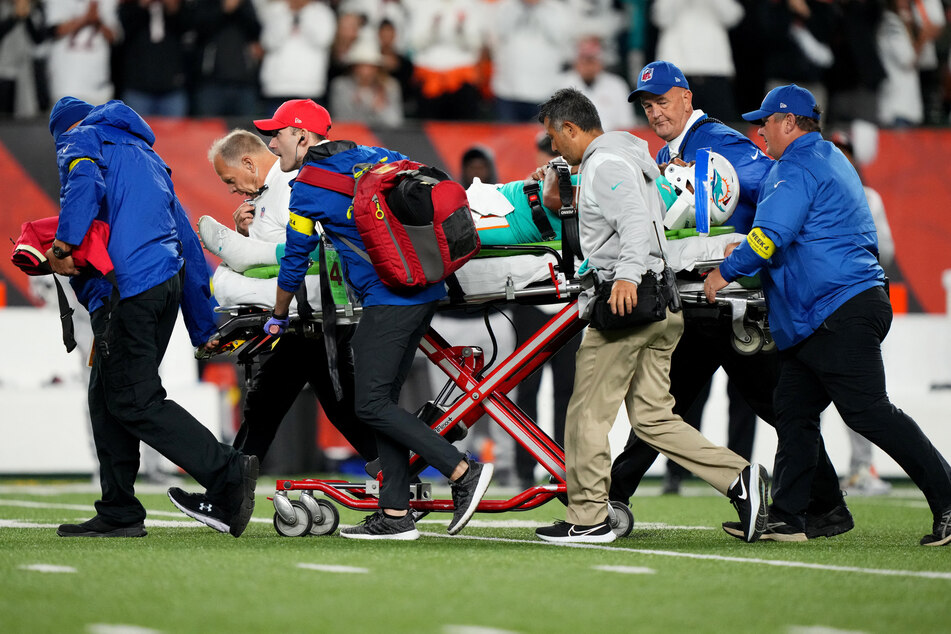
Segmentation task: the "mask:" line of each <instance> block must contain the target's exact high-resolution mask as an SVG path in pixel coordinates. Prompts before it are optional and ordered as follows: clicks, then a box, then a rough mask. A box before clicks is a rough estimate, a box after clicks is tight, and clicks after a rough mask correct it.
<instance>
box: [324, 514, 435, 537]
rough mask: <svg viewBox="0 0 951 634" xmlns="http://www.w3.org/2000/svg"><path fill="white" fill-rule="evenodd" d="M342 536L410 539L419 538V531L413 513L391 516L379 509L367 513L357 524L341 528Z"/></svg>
mask: <svg viewBox="0 0 951 634" xmlns="http://www.w3.org/2000/svg"><path fill="white" fill-rule="evenodd" d="M340 536H341V537H349V538H350V539H396V540H401V541H410V540H413V539H419V531H418V530H416V522H414V521H413V515H412V513H407V514H406V515H404V516H403V517H390V516H389V515H387V514H386V513H384V512H383V511H377V512H376V513H374V514H373V515H367V516H366V517H365V518H363V521H362V522H360V523H359V524H357V525H356V526H350V527H348V528H341V529H340Z"/></svg>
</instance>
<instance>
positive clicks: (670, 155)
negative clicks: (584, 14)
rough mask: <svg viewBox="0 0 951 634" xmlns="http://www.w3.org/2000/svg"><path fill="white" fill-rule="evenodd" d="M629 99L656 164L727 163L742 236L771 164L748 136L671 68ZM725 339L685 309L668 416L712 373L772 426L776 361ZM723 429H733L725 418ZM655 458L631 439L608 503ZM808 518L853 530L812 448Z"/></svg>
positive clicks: (655, 71) (721, 322) (655, 70)
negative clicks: (736, 191) (705, 157)
mask: <svg viewBox="0 0 951 634" xmlns="http://www.w3.org/2000/svg"><path fill="white" fill-rule="evenodd" d="M628 101H636V102H639V103H640V105H641V107H642V108H643V109H644V115H645V116H646V118H647V122H648V124H649V125H650V127H651V129H652V130H653V131H654V134H656V135H657V136H658V137H660V138H661V139H662V140H663V141H664V142H665V144H664V145H663V147H661V148H660V150H659V151H658V152H657V156H656V160H657V163H659V164H661V165H665V164H667V163H669V162H670V161H672V160H673V159H681V160H683V161H685V162H687V163H689V162H690V161H694V160H696V156H697V151H698V150H699V149H701V148H711V149H712V150H713V151H714V152H717V153H719V154H721V155H722V156H724V157H725V158H726V159H727V160H728V161H730V164H731V165H733V168H734V169H735V170H736V174H737V178H738V179H739V181H740V199H739V202H738V203H737V206H736V209H735V210H734V211H733V214H732V215H731V216H730V219H729V224H731V225H733V227H734V228H735V230H736V231H737V233H748V232H749V231H750V229H752V227H753V217H754V215H755V213H756V201H757V200H758V198H759V195H760V191H761V189H762V185H763V181H764V180H765V178H766V175H767V173H768V172H769V170H770V168H771V167H772V164H773V161H772V160H770V158H769V157H768V156H766V155H764V154H763V153H762V152H761V151H760V149H759V148H758V147H757V146H756V145H755V144H754V143H753V142H752V141H751V140H750V139H749V138H747V137H746V136H744V135H742V134H740V133H739V132H737V131H736V130H734V129H733V128H731V127H729V126H727V125H725V124H723V123H721V122H720V121H718V120H716V119H714V118H712V117H710V116H708V115H707V114H706V113H705V112H704V111H703V110H700V109H698V108H694V107H693V93H692V92H691V91H690V86H689V85H688V84H687V79H686V77H684V74H683V73H682V72H681V71H680V69H679V68H678V67H677V66H675V65H674V64H671V63H670V62H665V61H657V62H651V63H650V64H648V65H647V66H645V67H644V68H643V69H641V72H640V74H639V75H638V79H637V87H636V89H635V90H634V91H633V92H631V94H630V96H629V97H628ZM707 312H708V311H707ZM732 339H733V326H732V324H731V322H730V319H729V318H727V317H720V318H714V319H710V318H708V317H706V316H703V317H696V316H691V315H690V314H689V309H688V315H687V316H686V319H685V324H684V335H683V337H681V339H680V343H679V344H677V348H676V349H675V350H674V356H673V359H672V360H671V364H670V393H671V394H672V395H673V397H674V399H675V400H676V401H677V405H676V406H675V407H674V412H676V413H677V414H679V415H681V416H684V415H686V414H687V412H688V411H689V410H690V408H691V406H692V405H693V404H694V402H695V401H697V399H698V396H699V395H700V394H701V393H703V392H704V391H705V389H706V386H707V385H709V383H710V380H711V379H712V378H713V375H714V374H715V373H716V371H717V370H718V369H720V368H723V370H724V371H725V372H726V374H727V376H729V377H730V382H731V384H732V385H733V386H734V387H735V388H736V389H737V391H739V393H740V395H742V397H743V399H744V400H745V401H746V402H747V403H748V404H749V406H750V407H751V408H752V409H753V411H754V412H756V415H757V416H759V417H760V418H762V419H763V420H764V421H766V422H767V423H769V424H770V425H772V424H774V423H775V421H776V414H775V411H774V409H773V390H774V389H775V387H776V381H777V380H778V378H779V359H778V356H777V355H776V354H775V353H768V352H759V353H757V354H755V355H752V356H748V355H742V354H740V353H739V352H737V351H736V350H734V349H733V346H732V345H731V341H732ZM698 422H699V421H698ZM730 424H731V426H732V424H733V420H732V419H731V421H730ZM753 424H754V426H753V427H752V428H749V429H747V430H746V431H745V433H746V435H747V436H748V439H744V440H743V441H740V442H738V444H739V445H742V446H743V450H741V449H740V447H739V446H736V445H734V442H730V443H729V446H730V448H731V449H733V450H734V451H737V453H740V454H746V455H748V454H750V453H752V450H753V433H754V431H755V421H754V423H753ZM736 432H738V430H734V429H732V427H731V429H730V438H731V441H738V440H739V439H737V438H736ZM820 442H821V441H820ZM656 457H657V452H656V451H654V450H653V449H651V448H650V447H648V446H646V445H645V444H644V443H643V442H641V441H639V440H638V439H637V436H636V435H634V434H633V433H632V434H631V436H630V438H629V440H628V443H627V445H626V446H625V448H624V451H622V452H621V454H620V455H618V456H617V458H616V459H615V461H614V466H613V468H612V470H611V499H612V500H618V501H621V502H624V503H625V504H626V503H627V502H628V500H629V499H630V497H631V496H632V495H633V494H634V491H635V489H637V485H638V484H639V483H640V481H641V478H642V477H643V476H644V474H645V473H646V472H647V470H648V469H649V468H650V466H651V464H652V463H653V462H654V459H655V458H656ZM668 468H670V467H668ZM808 513H809V521H808V525H809V534H810V537H819V536H825V537H830V536H832V535H837V534H840V533H844V532H846V531H848V530H850V529H851V528H852V527H853V526H854V522H853V520H852V515H851V513H849V509H848V507H847V506H846V505H845V501H844V500H843V498H842V493H841V491H840V490H839V478H838V475H837V474H836V471H835V467H834V466H833V465H832V461H831V460H830V459H829V456H828V454H826V451H825V447H824V446H820V450H819V465H818V467H817V469H816V472H815V479H814V481H813V485H812V489H811V501H810V505H809V511H808Z"/></svg>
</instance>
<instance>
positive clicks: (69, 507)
mask: <svg viewBox="0 0 951 634" xmlns="http://www.w3.org/2000/svg"><path fill="white" fill-rule="evenodd" d="M0 506H15V507H19V508H28V509H61V510H64V511H82V512H84V513H88V512H92V513H94V514H95V512H96V507H94V506H93V505H92V504H63V503H58V502H34V501H33V500H5V499H3V498H0ZM146 513H147V514H148V515H150V516H151V515H158V516H159V517H183V516H182V514H181V513H180V512H179V511H157V510H154V509H149V510H147V511H146ZM85 519H89V518H88V517H87V518H85ZM83 521H85V520H83ZM251 521H252V522H256V523H258V524H270V523H271V520H269V519H265V518H263V517H252V518H251ZM178 524H181V525H182V526H191V525H193V524H194V525H197V526H202V525H203V524H201V522H198V521H183V522H172V523H170V524H163V523H162V521H161V520H154V521H150V520H148V519H146V520H145V526H146V527H149V526H174V525H178ZM52 526H53V528H55V527H57V526H59V524H52ZM0 527H2V524H0ZM20 528H46V526H36V527H20Z"/></svg>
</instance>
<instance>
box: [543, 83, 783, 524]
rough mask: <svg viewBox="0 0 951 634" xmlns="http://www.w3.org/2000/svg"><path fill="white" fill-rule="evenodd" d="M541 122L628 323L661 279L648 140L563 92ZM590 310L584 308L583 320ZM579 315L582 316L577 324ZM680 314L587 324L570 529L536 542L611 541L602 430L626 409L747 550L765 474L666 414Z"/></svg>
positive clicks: (593, 255) (761, 514)
mask: <svg viewBox="0 0 951 634" xmlns="http://www.w3.org/2000/svg"><path fill="white" fill-rule="evenodd" d="M538 120H539V122H540V123H541V124H542V125H544V126H545V131H546V132H547V133H548V136H550V137H551V140H552V148H553V149H555V150H556V151H557V152H559V153H560V154H561V155H562V157H564V159H565V160H566V161H567V162H568V164H569V165H578V166H580V167H579V170H578V173H579V174H580V179H581V183H580V187H579V198H578V224H579V234H580V238H581V251H582V256H583V257H584V258H585V265H586V266H587V267H589V268H591V269H594V270H595V271H596V274H597V277H598V281H599V282H600V283H605V284H611V296H610V299H609V302H608V304H609V306H610V308H611V311H612V312H613V313H614V314H617V315H625V314H627V313H628V312H629V311H631V310H633V308H634V306H636V304H637V286H638V285H639V284H640V283H641V281H642V280H643V279H644V276H645V275H647V274H648V272H649V271H650V272H652V273H653V274H655V275H656V274H660V273H661V272H662V271H663V270H664V260H663V259H662V255H663V251H662V247H661V243H662V242H666V240H665V239H663V235H664V234H663V225H662V219H663V216H662V211H663V202H662V200H661V196H660V193H659V192H658V191H657V189H656V185H655V181H656V180H657V179H658V178H659V177H660V170H659V169H658V168H657V165H656V164H655V163H654V161H653V160H652V159H651V156H650V154H649V153H648V151H647V143H646V142H645V141H644V140H643V139H639V138H637V137H635V136H634V135H632V134H630V133H628V132H607V133H605V132H604V130H603V129H602V127H601V119H600V118H599V116H598V111H597V109H596V108H595V106H594V104H593V103H591V100H589V99H588V98H587V97H585V96H584V95H583V94H582V93H581V92H579V91H578V90H576V89H573V88H565V89H562V90H559V91H558V92H556V93H555V94H554V95H553V96H552V97H551V98H550V99H548V101H546V102H545V103H544V104H542V106H541V110H540V112H539V115H538ZM586 312H587V311H586ZM583 316H586V315H583ZM682 332H683V316H682V315H681V314H680V313H674V312H671V311H669V310H668V311H667V316H666V318H665V319H663V320H661V321H656V322H652V323H649V324H645V325H641V326H634V327H632V328H626V329H623V330H606V331H600V330H597V329H595V328H592V327H589V328H588V329H587V330H586V331H585V333H584V338H583V339H582V341H581V347H580V348H579V349H578V354H577V355H576V360H575V384H574V390H573V392H572V395H571V401H570V403H569V405H568V415H567V420H566V427H565V467H566V471H567V476H566V483H567V490H568V491H567V492H568V511H567V521H565V522H557V523H556V524H554V525H552V526H545V527H542V528H539V529H537V530H536V531H535V534H536V535H537V536H538V537H539V538H540V539H543V540H545V541H552V542H597V543H604V542H611V541H613V540H614V539H615V535H614V532H613V531H612V530H611V527H610V526H609V525H608V521H607V515H608V510H607V509H608V487H609V486H610V472H611V447H610V444H609V442H608V433H609V432H610V431H611V427H612V426H613V425H614V420H615V418H616V417H617V412H618V408H619V407H621V405H622V404H624V403H626V404H627V414H628V418H629V419H630V422H631V427H632V428H633V429H634V431H635V432H637V434H638V435H639V436H641V437H642V438H643V439H644V440H645V442H647V443H648V444H650V445H651V446H652V447H654V448H655V449H657V450H658V451H660V452H662V453H664V454H665V455H666V456H668V457H672V458H674V459H675V460H676V461H677V462H678V463H680V464H682V465H683V466H684V467H685V468H687V469H688V470H690V471H691V472H693V473H696V474H697V475H698V476H700V477H701V478H703V479H704V480H705V481H707V482H708V483H709V484H710V485H711V486H713V487H714V488H715V489H716V490H717V491H719V492H720V493H722V494H723V495H727V496H729V498H730V500H731V502H732V503H733V504H734V505H735V506H736V508H737V511H738V513H739V516H740V522H741V524H742V526H743V527H744V531H745V538H746V539H747V540H749V541H756V539H758V538H759V534H760V531H761V530H762V528H763V525H764V524H765V520H766V497H767V495H768V493H767V491H768V488H769V483H768V476H767V474H766V470H765V469H763V468H762V467H760V466H759V465H756V464H752V465H751V464H750V463H749V462H747V461H746V460H745V459H743V458H742V457H740V456H738V455H736V454H735V453H733V452H732V451H730V450H729V449H727V448H725V447H719V446H717V445H714V444H713V443H711V442H710V441H709V440H707V439H706V438H704V437H703V436H702V435H701V434H700V432H698V431H697V430H696V429H694V428H693V427H691V426H690V425H688V424H687V423H685V422H684V421H683V419H681V418H680V417H679V416H677V415H676V414H674V413H673V406H674V399H673V397H671V395H670V377H669V369H670V357H671V355H672V354H673V350H674V346H676V345H677V341H678V340H679V339H680V335H681V333H682Z"/></svg>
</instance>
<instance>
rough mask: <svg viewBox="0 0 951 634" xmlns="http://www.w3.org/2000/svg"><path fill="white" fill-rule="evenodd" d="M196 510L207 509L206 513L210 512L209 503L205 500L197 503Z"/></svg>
mask: <svg viewBox="0 0 951 634" xmlns="http://www.w3.org/2000/svg"><path fill="white" fill-rule="evenodd" d="M198 510H199V511H207V512H208V513H211V504H206V503H205V502H202V503H201V504H199V505H198Z"/></svg>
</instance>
